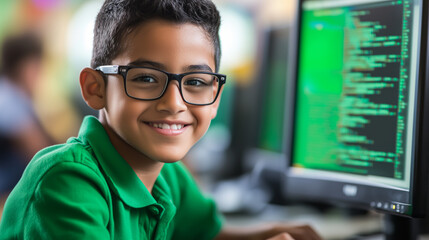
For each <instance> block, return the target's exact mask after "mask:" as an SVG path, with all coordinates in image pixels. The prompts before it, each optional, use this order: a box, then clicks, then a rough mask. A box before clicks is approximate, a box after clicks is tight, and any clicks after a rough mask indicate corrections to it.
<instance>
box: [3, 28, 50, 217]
mask: <svg viewBox="0 0 429 240" xmlns="http://www.w3.org/2000/svg"><path fill="white" fill-rule="evenodd" d="M0 51H1V52H0V55H1V59H0V71H1V72H0V73H1V75H0V111H1V113H0V216H1V210H2V206H3V204H4V200H5V199H6V197H7V195H8V194H9V192H10V191H11V190H12V189H13V187H14V186H15V184H16V183H17V182H18V180H19V179H20V177H21V175H22V172H23V171H24V169H25V167H26V165H27V163H28V162H29V161H30V160H31V158H32V157H33V155H34V154H35V153H36V152H37V151H39V150H40V149H42V148H44V147H46V146H48V145H50V144H52V141H51V139H50V137H49V136H48V134H47V133H46V132H45V131H44V129H43V127H42V125H41V124H40V122H39V120H38V118H37V116H36V114H35V111H34V108H33V101H32V100H33V99H34V95H35V90H36V87H37V84H38V83H39V78H40V76H41V70H42V56H43V44H42V41H41V40H40V39H39V38H38V37H37V35H36V34H33V33H30V32H24V33H20V34H16V35H11V36H9V37H7V38H6V39H5V40H4V42H3V45H2V47H1V50H0Z"/></svg>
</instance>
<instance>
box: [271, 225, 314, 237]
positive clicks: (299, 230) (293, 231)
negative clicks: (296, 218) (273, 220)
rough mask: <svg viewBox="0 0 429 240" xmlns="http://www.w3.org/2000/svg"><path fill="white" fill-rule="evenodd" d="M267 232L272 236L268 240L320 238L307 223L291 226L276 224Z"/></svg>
mask: <svg viewBox="0 0 429 240" xmlns="http://www.w3.org/2000/svg"><path fill="white" fill-rule="evenodd" d="M267 233H270V234H272V236H273V237H270V238H268V240H321V239H322V238H321V237H320V236H319V235H318V234H317V233H316V232H315V231H314V229H313V228H312V227H310V226H309V225H296V226H292V225H282V224H276V225H274V226H273V227H272V229H271V230H269V231H268V232H267ZM278 233H280V234H278ZM276 234H277V235H276Z"/></svg>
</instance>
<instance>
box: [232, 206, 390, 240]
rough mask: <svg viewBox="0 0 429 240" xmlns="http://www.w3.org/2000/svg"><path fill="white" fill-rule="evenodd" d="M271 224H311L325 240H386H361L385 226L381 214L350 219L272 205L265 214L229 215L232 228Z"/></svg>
mask: <svg viewBox="0 0 429 240" xmlns="http://www.w3.org/2000/svg"><path fill="white" fill-rule="evenodd" d="M268 222H286V223H295V224H296V223H302V224H308V225H311V226H312V227H313V228H314V229H315V230H316V231H317V232H318V233H319V234H320V235H321V236H322V237H323V238H324V239H325V240H345V239H365V240H382V239H383V236H382V235H381V234H378V235H372V236H371V237H365V238H358V237H357V235H361V234H374V233H380V232H381V229H382V227H383V219H382V215H381V214H377V213H368V214H366V215H358V216H349V215H346V214H345V213H344V211H340V210H338V209H337V210H330V211H327V212H325V213H321V212H320V211H318V210H315V209H312V208H309V207H306V206H276V205H268V206H267V207H266V208H265V209H264V210H263V211H262V212H261V213H259V214H252V215H245V214H234V215H226V223H227V224H230V225H232V226H249V225H257V224H261V223H268Z"/></svg>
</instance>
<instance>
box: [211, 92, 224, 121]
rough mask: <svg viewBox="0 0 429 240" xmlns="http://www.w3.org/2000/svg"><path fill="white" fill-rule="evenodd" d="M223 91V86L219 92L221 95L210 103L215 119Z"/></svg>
mask: <svg viewBox="0 0 429 240" xmlns="http://www.w3.org/2000/svg"><path fill="white" fill-rule="evenodd" d="M222 92H223V87H222V88H221V90H220V92H219V96H218V97H217V99H216V102H214V103H213V104H212V105H210V107H212V116H211V118H212V119H214V118H215V117H216V115H217V110H218V108H219V103H220V99H221V96H222Z"/></svg>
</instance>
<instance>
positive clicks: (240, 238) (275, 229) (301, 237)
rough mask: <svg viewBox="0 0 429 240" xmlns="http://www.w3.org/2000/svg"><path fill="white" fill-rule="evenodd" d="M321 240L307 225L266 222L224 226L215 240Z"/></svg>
mask: <svg viewBox="0 0 429 240" xmlns="http://www.w3.org/2000/svg"><path fill="white" fill-rule="evenodd" d="M263 239H270V240H282V239H285V240H292V239H294V240H321V239H322V238H321V237H320V236H319V235H318V234H317V233H316V232H315V231H314V230H313V228H311V227H310V226H308V225H285V224H267V225H264V226H259V227H254V226H250V227H228V226H226V227H224V228H223V229H222V231H221V232H220V234H219V235H218V236H217V237H216V240H263Z"/></svg>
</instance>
